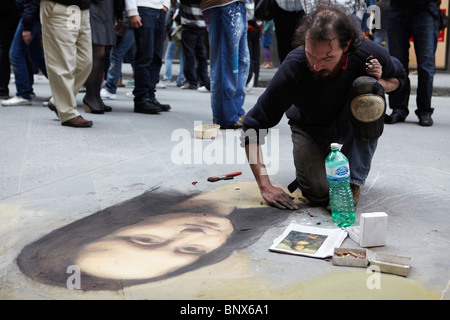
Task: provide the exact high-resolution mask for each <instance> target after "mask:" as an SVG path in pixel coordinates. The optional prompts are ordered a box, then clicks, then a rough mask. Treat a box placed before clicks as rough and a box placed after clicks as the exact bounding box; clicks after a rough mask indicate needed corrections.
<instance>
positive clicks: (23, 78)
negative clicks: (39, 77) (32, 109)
mask: <svg viewBox="0 0 450 320" xmlns="http://www.w3.org/2000/svg"><path fill="white" fill-rule="evenodd" d="M30 31H31V37H32V40H31V43H30V44H29V45H26V44H25V42H24V41H23V39H22V32H23V23H22V19H21V20H20V21H19V25H18V26H17V30H16V33H15V35H14V39H13V42H12V44H11V49H10V51H9V59H10V61H11V66H12V68H13V71H14V75H15V78H16V90H17V92H16V95H17V96H22V97H23V98H25V99H29V100H31V96H30V93H31V83H30V76H29V74H28V67H27V63H26V60H25V57H26V56H27V55H29V57H30V60H31V62H32V63H33V64H34V65H35V66H36V67H37V68H39V70H41V72H42V73H43V74H44V75H45V76H46V77H47V68H46V66H45V58H44V49H43V48H42V32H41V23H40V22H39V21H36V22H35V23H34V24H33V27H32V28H31V30H30Z"/></svg>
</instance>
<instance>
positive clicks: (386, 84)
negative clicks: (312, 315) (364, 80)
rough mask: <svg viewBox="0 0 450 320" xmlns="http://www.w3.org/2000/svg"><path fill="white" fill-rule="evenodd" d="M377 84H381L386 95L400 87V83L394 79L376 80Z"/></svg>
mask: <svg viewBox="0 0 450 320" xmlns="http://www.w3.org/2000/svg"><path fill="white" fill-rule="evenodd" d="M378 82H379V83H380V84H381V86H382V87H383V89H384V92H386V93H388V92H392V91H395V90H397V88H398V87H399V86H400V82H399V81H398V80H397V79H396V78H386V79H383V78H381V79H379V80H378Z"/></svg>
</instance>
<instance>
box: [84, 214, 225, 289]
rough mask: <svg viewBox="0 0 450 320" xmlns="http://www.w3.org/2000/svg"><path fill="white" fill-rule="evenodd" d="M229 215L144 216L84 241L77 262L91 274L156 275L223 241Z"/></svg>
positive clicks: (134, 277)
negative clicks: (112, 231) (143, 218)
mask: <svg viewBox="0 0 450 320" xmlns="http://www.w3.org/2000/svg"><path fill="white" fill-rule="evenodd" d="M232 232H233V226H232V224H231V222H230V220H229V219H227V218H225V217H222V216H215V215H205V214H203V213H173V214H164V215H159V216H154V217H149V218H147V219H145V220H144V221H142V222H139V223H138V224H134V225H131V226H128V227H125V228H122V229H119V230H117V231H116V232H114V233H112V234H110V235H107V236H105V237H102V238H100V239H99V240H97V241H95V242H92V243H90V244H87V245H85V246H84V247H83V248H82V249H81V250H80V253H79V255H78V258H77V260H76V265H77V266H79V267H80V270H81V271H82V272H84V273H87V274H90V275H92V276H96V277H101V278H108V279H116V280H139V279H151V278H154V277H159V276H162V275H164V274H167V273H169V272H172V271H175V270H177V269H179V268H182V267H184V266H186V265H189V264H191V263H193V262H195V261H196V260H197V259H199V257H201V256H202V255H205V254H207V253H209V252H211V251H213V250H215V249H217V248H218V247H220V246H221V245H223V244H224V243H225V242H226V241H227V239H228V237H229V236H230V235H231V233H232Z"/></svg>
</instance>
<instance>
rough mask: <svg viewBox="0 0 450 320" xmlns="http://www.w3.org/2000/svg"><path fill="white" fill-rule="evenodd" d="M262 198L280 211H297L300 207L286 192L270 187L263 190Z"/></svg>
mask: <svg viewBox="0 0 450 320" xmlns="http://www.w3.org/2000/svg"><path fill="white" fill-rule="evenodd" d="M261 196H262V197H263V198H264V200H266V201H267V202H268V203H269V204H270V205H271V206H274V207H276V208H279V209H288V210H296V209H298V206H297V205H296V204H295V203H294V200H293V199H294V198H293V197H291V196H290V195H288V194H287V193H286V192H284V190H283V189H281V188H278V187H274V186H269V187H264V188H261Z"/></svg>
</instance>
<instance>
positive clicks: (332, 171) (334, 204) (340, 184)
mask: <svg viewBox="0 0 450 320" xmlns="http://www.w3.org/2000/svg"><path fill="white" fill-rule="evenodd" d="M325 169H326V172H327V179H328V184H329V185H330V206H331V216H332V218H333V222H334V224H335V225H337V226H338V227H339V228H344V227H349V226H352V225H353V224H354V223H355V207H354V205H353V194H352V190H351V188H350V167H349V164H348V159H347V157H346V156H345V155H344V154H343V153H342V152H340V151H339V145H338V144H337V143H332V144H331V152H330V154H329V155H328V157H327V158H326V160H325Z"/></svg>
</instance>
